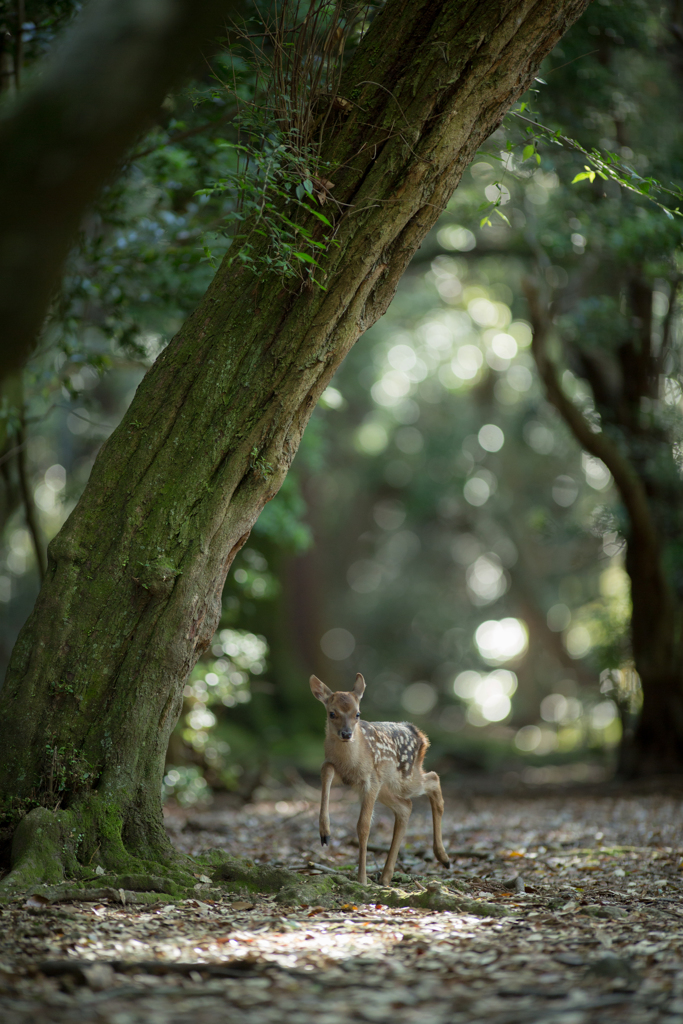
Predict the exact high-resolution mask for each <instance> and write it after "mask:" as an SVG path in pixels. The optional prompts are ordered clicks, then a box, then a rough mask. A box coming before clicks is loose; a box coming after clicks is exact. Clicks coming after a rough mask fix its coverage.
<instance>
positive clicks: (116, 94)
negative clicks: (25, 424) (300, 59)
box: [0, 0, 243, 380]
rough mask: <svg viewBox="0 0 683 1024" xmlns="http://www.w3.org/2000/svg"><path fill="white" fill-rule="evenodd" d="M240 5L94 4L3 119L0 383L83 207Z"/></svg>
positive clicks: (41, 310)
mask: <svg viewBox="0 0 683 1024" xmlns="http://www.w3.org/2000/svg"><path fill="white" fill-rule="evenodd" d="M242 2H243V0H203V2H202V3H196V2H193V0H91V2H90V3H89V4H88V5H87V6H86V8H85V10H84V12H83V13H82V14H81V15H79V17H78V18H77V19H76V22H75V24H74V26H73V27H72V28H70V29H68V30H67V32H66V33H65V36H64V38H63V39H62V40H61V41H60V42H58V43H57V45H56V47H55V50H54V52H53V53H52V54H51V55H50V57H49V58H48V60H47V61H46V62H45V65H44V67H43V69H42V74H40V75H39V76H37V77H36V79H35V83H34V85H33V86H32V87H31V88H30V89H27V90H25V91H24V92H23V93H22V94H21V95H20V96H18V97H17V100H16V101H15V103H14V104H12V105H10V106H9V108H7V109H6V111H5V113H4V117H3V118H2V119H1V120H0V152H2V154H3V156H2V161H1V162H0V323H2V325H3V346H2V349H1V350H0V380H1V379H3V378H4V377H5V376H6V375H7V374H8V373H9V372H10V371H11V370H13V369H17V368H18V367H20V366H21V365H22V364H23V363H24V362H25V361H26V359H27V358H28V356H29V355H30V353H31V350H32V348H33V346H34V344H35V339H36V336H37V335H38V333H39V331H40V329H41V326H42V323H43V319H44V317H45V314H46V311H47V308H48V304H49V302H50V300H51V297H52V295H53V293H54V290H55V289H56V288H57V286H58V284H59V281H60V278H61V275H62V271H63V266H64V261H65V259H66V257H67V254H68V251H69V247H70V246H71V244H72V241H73V238H74V235H75V233H76V232H77V230H78V226H79V223H80V220H81V217H82V216H83V213H84V212H85V210H86V208H87V206H88V205H89V204H90V203H91V202H92V201H93V199H94V198H95V197H96V195H97V193H98V191H99V190H100V188H101V187H102V186H103V185H104V184H105V182H106V181H107V179H108V178H109V177H110V176H111V175H112V174H113V173H114V172H115V171H116V169H117V167H118V165H119V163H120V162H121V161H122V160H123V158H124V157H125V155H126V153H127V151H128V150H129V148H130V146H131V145H132V144H133V143H134V142H135V140H136V138H137V137H138V136H139V135H140V133H141V132H143V131H144V130H145V129H146V128H147V127H148V126H149V125H150V123H151V122H152V121H153V119H154V117H155V115H156V114H157V112H158V109H159V106H160V104H161V102H162V101H163V99H164V97H165V95H166V93H167V92H168V90H169V89H170V88H171V87H172V86H173V85H175V84H176V83H177V82H178V81H179V80H180V79H181V78H182V76H183V74H184V73H185V72H186V71H187V70H188V67H189V66H190V65H191V63H192V62H193V61H195V60H197V59H198V58H199V57H200V56H201V53H202V48H203V47H204V46H206V45H207V44H209V45H211V44H212V41H213V39H214V38H215V36H216V34H217V33H218V32H219V31H220V30H221V27H222V26H223V25H224V23H225V21H226V20H229V19H230V18H233V17H235V16H236V15H237V14H238V13H239V11H240V9H241V5H242Z"/></svg>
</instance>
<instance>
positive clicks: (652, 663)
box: [527, 284, 683, 776]
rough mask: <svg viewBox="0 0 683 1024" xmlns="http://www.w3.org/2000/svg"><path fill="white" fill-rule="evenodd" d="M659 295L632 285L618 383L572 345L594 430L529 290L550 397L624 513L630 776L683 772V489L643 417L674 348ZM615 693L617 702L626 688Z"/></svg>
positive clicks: (624, 754) (661, 441) (626, 771)
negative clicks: (633, 674) (564, 377)
mask: <svg viewBox="0 0 683 1024" xmlns="http://www.w3.org/2000/svg"><path fill="white" fill-rule="evenodd" d="M645 291H647V296H646V297H645V296H644V294H643V293H644V292H645ZM651 293H652V289H651V287H650V288H649V289H646V287H645V285H644V284H643V285H641V286H640V287H638V288H635V287H633V288H632V293H631V300H632V303H633V305H632V312H633V321H632V322H633V325H634V329H633V332H632V337H631V338H629V340H628V341H625V342H623V343H622V344H621V345H620V347H619V349H618V359H619V364H620V365H619V366H618V369H617V372H616V374H615V372H614V367H611V378H610V381H609V384H610V386H608V380H607V377H608V375H607V373H606V372H605V371H604V369H602V368H601V367H602V366H603V364H602V363H599V362H598V360H597V359H592V358H591V356H590V354H586V353H585V352H576V351H573V352H572V355H573V357H574V360H575V362H578V363H579V365H580V366H581V376H582V377H583V379H584V380H586V381H587V382H588V384H589V385H590V387H591V390H592V392H593V395H594V397H595V403H596V408H597V410H598V412H599V413H600V418H601V429H600V430H599V431H598V432H596V431H595V430H594V426H593V424H592V423H590V422H589V421H588V420H587V419H586V417H585V416H584V414H583V412H582V411H581V410H580V409H579V408H578V406H577V405H575V404H574V402H572V401H571V399H569V397H568V396H567V395H566V394H565V393H564V391H563V389H562V387H561V385H560V382H559V376H558V373H557V370H556V368H555V367H554V366H553V364H552V362H551V360H550V358H549V357H548V354H547V351H546V340H547V335H548V332H549V329H550V322H551V320H550V314H549V313H548V312H547V311H546V310H545V309H544V308H543V306H542V303H541V301H540V299H539V296H538V293H537V292H536V290H535V289H534V288H533V287H531V286H528V287H527V299H528V301H529V309H530V313H531V320H532V324H533V328H534V340H533V345H532V350H533V354H534V358H535V360H536V365H537V367H538V370H539V374H540V376H541V379H542V380H543V383H544V385H545V390H546V395H547V397H548V400H549V401H550V402H551V403H552V404H553V405H554V406H555V408H556V409H557V410H558V412H559V413H560V415H561V416H562V418H563V419H564V421H565V423H566V424H567V425H568V427H569V428H570V430H571V431H572V433H573V434H574V436H575V438H576V440H577V441H578V442H579V444H580V445H581V446H582V448H584V449H585V450H586V451H587V452H589V453H590V454H591V455H594V456H596V457H597V458H599V459H601V460H602V461H603V462H604V463H605V465H606V466H607V468H608V469H609V471H610V472H611V474H612V476H613V478H614V483H615V485H616V487H617V490H618V491H619V495H620V497H621V500H622V502H623V505H624V509H625V511H626V517H627V528H626V529H625V531H624V533H625V539H626V542H627V553H626V564H625V568H626V572H627V573H628V576H629V579H630V582H631V602H632V613H631V649H632V654H633V661H634V664H635V668H636V671H637V672H638V675H639V676H640V680H641V683H642V688H643V704H642V708H641V710H640V713H639V715H638V717H637V721H636V724H635V728H634V729H633V731H632V732H631V731H627V732H625V733H624V736H623V740H622V746H621V750H620V755H619V771H620V773H621V774H623V775H626V776H636V775H657V774H666V773H680V772H681V771H682V770H683V658H682V655H683V587H682V586H681V579H680V573H679V572H678V571H677V568H676V566H677V562H678V558H677V549H678V548H679V546H680V536H681V525H682V524H681V522H680V519H681V509H683V486H682V485H681V479H680V473H679V471H678V467H677V466H676V464H675V461H674V458H673V451H672V443H671V440H670V439H669V438H668V437H667V436H666V435H665V433H664V432H663V431H662V429H661V427H660V426H659V425H658V424H657V423H656V422H655V421H654V420H653V419H652V418H649V420H648V417H646V416H643V415H642V409H643V405H642V399H656V397H657V395H658V389H659V377H660V373H661V372H662V365H661V364H662V363H663V361H664V358H665V356H666V351H667V348H666V345H662V350H661V352H660V353H659V355H658V356H657V357H655V355H654V354H653V350H652V349H653V347H652V341H651V337H652V331H651V310H652V301H651V300H652V294H651ZM673 298H674V299H675V293H674V296H673ZM672 306H673V301H672ZM567 344H568V343H567ZM568 348H570V346H569V344H568ZM607 351H608V350H607ZM603 355H604V353H603ZM615 379H617V380H619V381H621V387H620V388H616V387H615V386H614V384H613V381H614V380H615ZM615 698H616V699H617V701H619V695H618V694H615ZM622 720H624V715H622Z"/></svg>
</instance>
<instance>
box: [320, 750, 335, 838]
mask: <svg viewBox="0 0 683 1024" xmlns="http://www.w3.org/2000/svg"><path fill="white" fill-rule="evenodd" d="M333 778H334V765H333V764H330V762H329V761H325V763H324V764H323V766H322V769H321V771H320V781H321V783H322V794H321V797H320V843H321V845H322V846H327V840H328V839H329V838H330V789H331V787H332V779H333Z"/></svg>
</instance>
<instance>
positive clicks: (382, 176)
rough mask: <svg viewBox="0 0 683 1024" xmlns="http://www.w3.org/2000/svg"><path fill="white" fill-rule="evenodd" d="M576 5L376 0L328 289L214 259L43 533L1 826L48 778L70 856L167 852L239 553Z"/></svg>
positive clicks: (7, 746) (4, 765)
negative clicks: (80, 484) (69, 835)
mask: <svg viewBox="0 0 683 1024" xmlns="http://www.w3.org/2000/svg"><path fill="white" fill-rule="evenodd" d="M586 5H587V0H546V2H544V3H539V2H536V0H521V2H520V0H497V2H494V3H492V2H486V3H483V2H481V0H478V2H469V3H466V2H462V0H450V2H436V0H422V2H418V3H416V2H415V0H390V2H389V3H388V4H387V6H386V7H385V8H384V9H383V10H382V11H381V12H380V13H379V14H378V15H377V17H376V19H375V21H374V22H373V25H372V27H371V28H370V30H369V32H368V34H367V36H366V38H365V39H364V40H363V42H362V44H361V45H360V47H359V49H358V51H357V53H356V55H355V57H354V58H353V60H352V63H351V65H350V66H349V68H348V70H347V72H346V73H345V76H344V79H343V81H342V85H341V95H342V96H343V97H345V98H346V97H348V98H349V100H350V102H351V103H353V108H352V110H351V112H350V113H343V112H342V113H339V114H338V115H337V119H336V121H335V122H334V123H333V124H332V125H331V126H330V130H329V138H328V142H327V145H326V147H325V151H324V153H323V158H324V159H325V160H329V161H331V162H332V165H333V166H337V167H338V170H336V171H335V172H334V173H333V177H334V185H335V188H334V198H335V201H336V202H337V203H339V207H338V208H339V209H340V210H342V211H346V212H344V214H343V216H341V218H340V220H339V223H338V226H337V234H336V238H337V241H338V243H339V244H338V247H334V248H332V249H331V251H330V253H329V255H328V256H327V257H326V258H325V265H324V271H325V284H326V288H327V290H326V291H324V292H323V291H321V290H319V289H317V288H310V289H309V288H306V287H301V288H296V289H290V288H288V287H287V284H286V283H283V281H282V279H280V278H278V277H277V276H274V275H270V276H257V275H255V274H254V273H253V272H252V271H251V270H248V269H241V270H234V269H230V268H228V267H227V266H226V265H225V264H224V265H223V266H222V267H221V269H220V270H219V271H218V273H217V274H216V277H215V278H214V281H213V283H212V284H211V286H210V288H209V289H208V291H207V294H206V296H205V298H204V299H203V301H202V303H201V304H200V306H199V307H198V308H197V310H196V311H195V312H194V314H193V315H192V316H191V317H190V318H189V319H188V321H187V322H186V323H185V325H184V326H183V328H182V329H181V331H180V332H179V334H178V335H177V336H176V337H175V338H174V339H173V341H172V342H171V344H170V345H169V346H168V348H167V349H166V350H165V351H164V352H163V353H162V355H161V356H160V357H159V358H158V359H157V361H156V363H155V364H154V366H153V367H152V368H151V370H150V371H149V372H148V373H147V375H146V377H145V378H144V380H143V381H142V383H141V384H140V387H139V388H138V391H137V393H136V395H135V398H134V400H133V402H132V404H131V406H130V408H129V410H128V412H127V414H126V415H125V417H124V419H123V421H122V423H121V424H120V426H119V427H118V428H117V430H116V431H115V432H114V433H113V434H112V435H111V437H110V438H109V439H108V441H107V442H106V443H105V444H104V445H103V447H102V449H101V451H100V454H99V456H98V458H97V461H96V463H95V466H94V468H93V471H92V475H91V478H90V481H89V483H88V486H87V487H86V490H85V492H84V494H83V496H82V498H81V500H80V501H79V503H78V505H77V507H76V509H75V510H74V512H73V513H72V514H71V516H70V518H69V520H68V521H67V523H66V524H65V526H64V527H63V529H62V531H61V532H60V534H59V535H58V536H57V537H56V538H55V539H54V540H53V541H52V543H51V545H50V548H49V564H48V570H47V576H46V580H45V583H44V586H43V588H42V590H41V593H40V596H39V598H38V601H37V604H36V607H35V610H34V611H33V613H32V615H31V616H30V618H29V620H28V622H27V623H26V626H25V627H24V629H23V631H22V633H21V635H20V637H19V640H18V641H17V644H16V648H15V650H14V653H13V656H12V660H11V664H10V667H9V670H8V675H7V680H6V683H5V687H4V689H3V691H2V694H1V699H0V750H1V751H2V754H1V755H0V756H1V761H0V791H1V792H3V793H4V794H12V800H11V802H10V805H9V806H8V807H7V808H6V822H7V829H8V832H10V831H11V830H12V827H13V822H14V821H15V820H16V818H17V817H18V816H19V815H20V814H21V813H22V812H23V811H24V810H26V809H28V808H29V807H30V806H32V805H35V803H42V804H44V805H48V806H53V807H54V806H55V805H56V803H57V799H56V797H57V790H56V789H55V782H54V779H55V778H56V777H57V776H59V778H60V780H61V782H60V785H62V788H61V789H60V790H59V794H60V799H61V806H62V807H63V808H66V809H67V810H66V812H60V814H62V818H60V819H59V823H60V824H59V827H60V828H61V829H62V831H63V830H64V829H65V828H67V827H73V830H74V833H75V832H77V834H78V836H79V839H78V842H77V843H76V841H75V840H74V842H73V843H72V847H73V853H74V857H75V858H76V859H77V860H78V861H79V862H81V863H88V864H91V865H92V864H93V863H96V862H97V861H98V860H100V861H102V863H103V864H104V865H105V866H106V867H108V868H110V869H112V870H120V869H122V868H125V867H126V866H127V865H129V864H130V863H131V859H137V861H139V860H140V859H141V860H143V861H159V860H164V859H165V860H168V859H169V858H170V848H169V846H168V843H167V840H166V837H165V834H164V831H163V828H162V823H161V813H160V796H159V793H160V782H161V774H162V768H163V762H164V754H165V752H166V747H167V744H168V738H169V734H170V731H171V729H172V728H173V726H174V724H175V722H176V720H177V717H178V715H179V712H180V709H181V702H182V690H183V685H184V682H185V679H186V677H187V674H188V672H189V671H190V669H191V668H192V666H193V665H194V664H195V662H196V660H197V658H198V657H199V656H200V654H201V653H202V652H203V651H204V650H205V649H206V647H207V646H208V644H209V643H210V640H211V637H212V635H213V633H214V630H215V628H216V625H217V623H218V620H219V616H220V607H221V593H222V589H223V584H224V581H225V578H226V574H227V572H228V569H229V567H230V564H231V562H232V560H233V558H234V556H235V553H236V552H237V551H238V550H239V549H240V547H241V546H242V545H243V544H244V543H245V541H246V539H247V537H248V536H249V531H250V530H251V527H252V526H253V524H254V522H255V520H256V519H257V517H258V515H259V513H260V511H261V509H262V508H263V506H264V504H265V503H266V502H267V501H268V500H270V499H271V498H272V497H273V496H274V495H275V494H276V493H277V490H278V488H279V487H280V484H281V483H282V480H283V479H284V476H285V474H286V472H287V470H288V468H289V466H290V464H291V461H292V459H293V458H294V455H295V454H296V451H297V448H298V445H299V441H300V438H301V435H302V432H303V430H304V427H305V425H306V423H307V421H308V418H309V416H310V414H311V412H312V410H313V408H314V407H315V404H316V402H317V400H318V398H319V396H320V394H321V393H322V391H323V390H324V388H325V387H326V386H327V384H328V383H329V381H330V379H331V377H332V375H333V374H334V372H335V370H336V369H337V367H338V365H339V363H340V362H341V360H342V359H343V358H344V355H345V354H346V353H347V352H348V350H349V348H350V347H351V346H352V345H353V344H354V343H355V341H356V340H357V338H358V337H359V335H360V334H361V333H362V332H363V331H364V330H366V329H367V328H368V327H369V326H370V325H371V324H372V323H374V322H375V320H376V319H377V318H378V317H379V316H381V315H382V313H383V312H384V311H385V309H386V308H387V306H388V304H389V302H390V300H391V298H392V296H393V294H394V290H395V287H396V284H397V282H398V280H399V278H400V276H401V274H402V273H403V271H404V269H405V267H406V265H407V263H408V261H409V260H410V258H411V256H412V255H413V253H414V252H415V250H416V248H417V247H418V246H419V245H420V242H421V240H422V239H423V238H424V236H425V234H426V233H427V231H428V230H429V229H430V228H431V227H432V225H433V224H434V223H435V221H436V219H437V217H438V216H439V214H440V213H441V211H442V210H443V208H444V207H445V205H446V203H447V201H448V199H449V197H450V196H451V194H452V192H453V190H454V189H455V187H456V185H457V184H458V182H459V180H460V177H461V175H462V172H463V170H464V168H465V167H466V166H467V164H468V163H469V161H470V160H471V159H472V157H473V156H474V154H475V153H476V151H477V148H478V147H479V145H480V144H481V142H482V141H483V140H484V139H485V138H486V137H487V136H488V135H489V134H490V133H491V132H492V131H493V130H494V129H495V128H496V127H497V125H498V124H499V123H500V120H501V118H502V117H503V115H504V113H505V111H506V110H507V109H508V107H509V106H510V104H511V103H512V102H513V101H514V100H515V99H516V98H517V97H518V96H519V95H520V94H521V93H522V92H523V91H524V89H525V88H526V87H527V86H528V84H529V83H530V81H531V80H532V77H533V75H534V74H535V72H536V70H537V68H538V66H539V64H540V62H541V60H542V59H543V57H544V56H545V55H546V54H547V53H548V51H549V50H550V49H551V48H552V46H553V45H554V44H555V43H556V41H557V40H558V39H559V38H560V36H561V35H562V33H563V32H564V31H565V30H566V29H567V28H568V27H569V25H570V24H571V23H572V22H573V21H574V20H575V19H576V18H577V17H578V16H579V15H580V14H581V12H582V11H583V9H584V8H585V7H586ZM378 83H379V84H378ZM328 208H329V207H326V209H328ZM231 254H232V253H231ZM50 765H53V771H52V775H50ZM60 773H61V775H60ZM50 780H52V781H50ZM45 813H46V812H45V811H44V810H43V809H38V810H37V811H34V812H33V813H32V814H29V815H28V817H26V818H24V819H23V821H22V824H21V825H20V826H19V828H18V829H17V831H16V835H15V839H14V854H13V862H14V867H15V870H14V872H13V873H12V874H11V875H10V876H9V881H10V884H12V883H14V884H23V883H25V882H26V881H27V880H31V879H32V878H34V877H35V876H36V870H37V869H36V867H35V865H36V861H35V856H34V854H32V853H31V850H33V849H35V845H34V839H33V833H34V832H35V828H36V824H35V823H36V818H35V817H34V815H37V816H38V819H39V821H38V824H39V825H40V828H43V829H45V828H48V825H47V824H46V823H45V821H44V815H45ZM64 813H66V815H67V817H66V818H65V817H64ZM55 820H57V819H55ZM69 822H71V825H69ZM75 823H77V827H76V824H75ZM53 824H54V823H53ZM49 827H50V828H52V827H53V826H52V825H50V826H49ZM48 831H49V829H48ZM32 844H33V845H32ZM67 845H68V844H67ZM58 861H59V858H58V857H56V856H55V857H54V858H53V862H54V864H56V867H54V872H55V873H57V874H59V871H60V870H61V865H60V864H59V863H58ZM137 861H136V862H137ZM51 863H52V862H51ZM73 863H75V862H72V863H71V865H70V870H74V867H73ZM51 870H52V869H51ZM41 872H42V874H43V875H44V874H45V868H44V866H43V867H40V869H39V873H41Z"/></svg>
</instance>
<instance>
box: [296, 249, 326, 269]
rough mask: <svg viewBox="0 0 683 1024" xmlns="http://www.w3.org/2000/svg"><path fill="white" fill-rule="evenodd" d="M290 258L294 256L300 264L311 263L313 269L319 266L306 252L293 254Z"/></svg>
mask: <svg viewBox="0 0 683 1024" xmlns="http://www.w3.org/2000/svg"><path fill="white" fill-rule="evenodd" d="M292 256H296V258H297V259H299V260H301V261H302V263H312V264H313V266H314V267H318V266H320V264H319V263H318V262H317V261H316V260H314V259H313V257H312V256H309V255H308V253H307V252H293V253H292Z"/></svg>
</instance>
